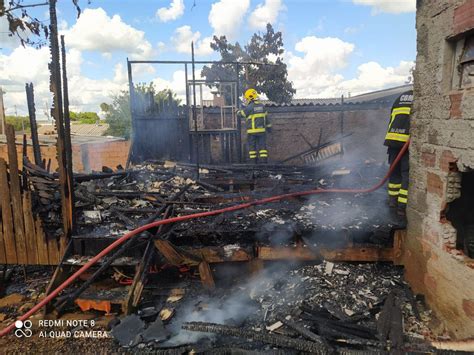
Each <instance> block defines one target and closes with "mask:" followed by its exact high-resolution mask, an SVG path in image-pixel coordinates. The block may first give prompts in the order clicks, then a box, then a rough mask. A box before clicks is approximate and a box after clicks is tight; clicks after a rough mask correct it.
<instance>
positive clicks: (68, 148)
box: [61, 35, 76, 233]
mask: <svg viewBox="0 0 474 355" xmlns="http://www.w3.org/2000/svg"><path fill="white" fill-rule="evenodd" d="M61 59H62V65H61V66H62V74H63V105H64V110H63V115H64V116H63V119H64V150H65V154H66V164H67V165H66V171H67V184H68V192H69V199H68V200H67V201H68V203H69V207H68V209H69V210H70V218H71V232H72V233H74V232H75V225H76V214H75V211H74V210H75V208H74V205H75V197H74V173H73V167H72V142H71V117H70V116H69V90H68V83H67V70H66V46H65V44H64V36H63V35H62V36H61Z"/></svg>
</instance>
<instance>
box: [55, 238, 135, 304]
mask: <svg viewBox="0 0 474 355" xmlns="http://www.w3.org/2000/svg"><path fill="white" fill-rule="evenodd" d="M134 241H135V239H133V238H130V239H129V240H127V241H126V242H125V244H123V245H122V246H121V247H120V248H119V249H118V250H117V251H115V253H114V254H112V255H111V256H110V257H109V258H108V259H107V260H106V261H105V262H104V263H103V264H102V265H101V266H100V267H99V268H98V269H97V270H96V271H95V272H94V273H93V274H92V275H91V277H89V278H88V279H87V281H86V282H84V283H83V284H82V285H81V286H80V287H79V288H78V289H76V290H75V291H74V292H73V293H71V294H69V295H66V296H64V297H59V298H58V299H57V300H56V302H55V307H56V310H57V311H58V313H61V312H62V310H63V309H64V308H65V307H66V306H68V305H70V304H71V303H72V302H74V300H75V299H76V298H78V297H79V296H80V295H81V294H82V293H83V292H84V291H85V290H86V289H87V288H88V287H89V286H90V285H92V283H93V282H94V281H95V280H97V278H98V277H99V276H100V275H101V274H102V273H103V272H104V271H105V270H106V269H108V268H109V266H110V265H112V263H113V261H114V260H116V259H117V258H118V257H119V256H120V255H122V254H123V253H124V252H125V251H127V250H128V249H129V248H130V247H131V246H132V244H133V243H134Z"/></svg>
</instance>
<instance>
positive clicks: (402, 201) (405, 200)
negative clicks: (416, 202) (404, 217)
mask: <svg viewBox="0 0 474 355" xmlns="http://www.w3.org/2000/svg"><path fill="white" fill-rule="evenodd" d="M398 203H404V204H407V203H408V199H407V198H406V197H401V196H398Z"/></svg>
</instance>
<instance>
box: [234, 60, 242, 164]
mask: <svg viewBox="0 0 474 355" xmlns="http://www.w3.org/2000/svg"><path fill="white" fill-rule="evenodd" d="M239 71H240V65H239V63H236V64H235V75H236V80H237V84H236V89H235V91H237V93H236V95H237V109H238V110H240V100H239V96H240V95H239V94H240V80H239ZM237 160H238V162H239V163H242V125H241V122H240V116H238V115H237Z"/></svg>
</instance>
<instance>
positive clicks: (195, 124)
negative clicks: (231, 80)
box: [191, 42, 199, 180]
mask: <svg viewBox="0 0 474 355" xmlns="http://www.w3.org/2000/svg"><path fill="white" fill-rule="evenodd" d="M191 58H192V70H193V121H194V140H195V144H196V169H197V172H196V175H197V179H198V180H199V136H198V126H197V117H196V81H195V80H196V74H195V68H194V42H191Z"/></svg>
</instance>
